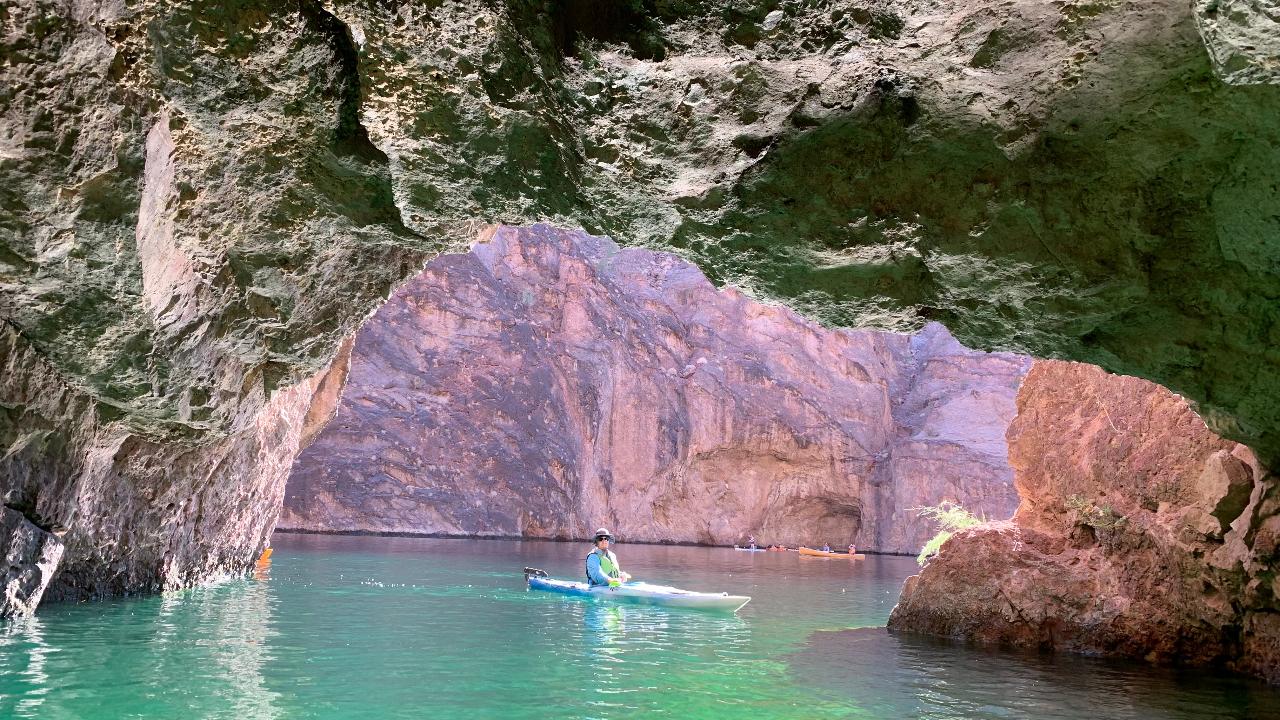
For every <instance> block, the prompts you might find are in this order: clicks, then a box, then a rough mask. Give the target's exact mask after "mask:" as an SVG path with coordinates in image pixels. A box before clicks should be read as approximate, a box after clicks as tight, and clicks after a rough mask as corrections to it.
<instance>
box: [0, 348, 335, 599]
mask: <svg viewBox="0 0 1280 720" xmlns="http://www.w3.org/2000/svg"><path fill="white" fill-rule="evenodd" d="M342 357H343V355H342V353H339V360H341V359H342ZM0 368H2V369H3V374H4V383H3V384H0V388H2V389H3V390H4V392H3V394H0V412H3V413H4V416H5V420H6V422H5V423H3V424H0V442H2V443H3V444H4V447H6V448H8V452H7V454H6V455H4V457H3V458H0V493H2V494H3V498H4V504H5V506H6V507H7V508H15V509H18V508H20V509H21V514H19V513H18V512H15V511H14V510H8V509H6V515H5V522H6V525H5V526H4V531H5V533H6V534H5V535H3V536H0V537H3V538H4V539H5V540H7V541H8V542H9V543H10V544H9V546H8V548H7V549H6V553H7V555H8V557H9V560H10V569H9V572H10V575H11V576H13V575H15V574H16V575H17V576H18V577H19V582H20V584H22V587H23V589H22V590H21V592H17V593H14V592H11V593H10V594H9V597H6V598H5V600H6V603H7V604H6V605H3V606H0V612H3V613H5V614H11V613H12V614H19V613H23V612H29V611H30V610H31V609H34V607H35V605H36V603H37V602H38V601H39V599H40V592H39V590H41V589H43V587H44V583H50V577H52V581H51V584H49V587H48V591H47V592H45V593H44V596H45V598H46V599H83V598H88V597H97V596H103V595H118V594H122V593H127V592H134V591H139V590H153V591H154V590H163V589H173V588H179V587H184V586H187V585H190V584H193V583H198V582H202V581H206V580H208V579H210V578H213V577H217V576H220V575H226V574H231V573H237V572H243V571H244V570H246V569H247V568H248V567H249V566H250V565H251V564H252V562H253V560H254V558H255V557H257V554H258V553H260V552H261V551H262V549H263V547H264V546H265V545H266V542H267V538H268V537H269V535H270V533H271V529H272V527H273V526H274V524H275V518H276V516H277V515H278V513H279V506H280V502H281V499H282V495H283V490H284V483H285V480H286V478H287V476H288V471H289V467H290V465H291V464H292V462H293V459H294V457H295V456H296V455H297V453H298V450H299V448H300V446H301V444H302V442H303V441H304V439H305V438H307V437H309V436H314V434H315V432H316V431H317V429H318V427H319V426H320V425H322V424H323V422H324V421H327V419H328V416H326V415H325V412H326V410H325V408H326V407H327V408H328V410H329V414H330V415H331V411H332V405H331V404H330V405H326V402H325V399H326V398H327V397H328V394H327V393H328V388H329V387H331V386H332V384H333V382H332V379H331V377H330V375H331V373H329V372H327V371H325V372H321V373H318V374H317V375H316V376H314V377H312V378H310V379H308V380H306V381H304V382H301V383H298V384H295V385H293V386H292V387H290V388H288V389H287V390H281V391H279V392H277V393H276V394H275V395H274V396H272V398H271V399H270V401H268V402H267V403H266V405H265V406H264V407H263V409H262V411H261V412H260V413H258V414H257V415H256V416H254V417H252V418H251V419H250V422H248V423H247V424H246V425H245V426H244V427H240V428H234V429H233V430H232V431H231V432H229V433H227V434H226V435H224V436H221V437H217V438H214V439H210V438H209V437H208V436H207V435H205V434H194V437H191V436H184V434H183V433H182V432H181V430H180V429H174V428H166V429H167V430H168V434H158V433H157V432H155V431H154V430H153V431H152V432H145V431H141V430H139V429H137V428H133V427H130V426H129V425H128V424H127V423H125V422H122V421H120V420H118V419H117V418H118V416H119V410H118V409H117V408H114V407H111V406H108V405H106V404H105V403H103V402H101V401H97V400H94V399H92V398H91V397H89V396H88V395H87V393H85V392H84V391H82V390H80V389H77V388H75V387H73V386H72V385H71V384H70V383H69V382H68V381H67V380H66V379H65V378H64V377H62V376H61V375H60V374H59V373H58V372H57V371H56V370H54V369H53V368H51V367H50V366H49V364H48V363H46V362H45V361H44V359H43V358H42V357H41V356H40V354H39V353H38V352H36V351H34V350H33V349H32V348H31V346H30V344H29V343H28V342H27V341H26V340H25V339H24V338H22V337H21V336H19V335H18V334H17V333H16V332H14V331H13V329H12V328H5V329H4V330H3V331H2V332H0ZM313 395H315V396H316V401H315V402H313ZM10 513H12V515H15V516H17V518H20V519H21V518H23V516H25V518H26V519H22V520H21V522H19V523H18V526H17V530H13V529H12V528H11V527H10V524H9V521H10V517H11V516H10ZM27 520H32V521H34V522H35V524H36V525H39V526H40V527H43V528H49V529H51V530H53V532H54V533H55V534H57V535H59V536H61V539H60V540H58V539H57V538H53V536H51V535H49V534H48V533H46V532H44V531H42V530H39V529H38V528H36V527H35V525H32V524H31V523H30V522H27ZM15 522H16V521H15ZM23 523H25V525H24V524H23ZM24 528H25V529H24ZM11 530H13V532H10V531H11ZM64 546H65V551H64ZM55 568H56V573H55V572H54V570H55ZM37 575H38V576H39V577H40V578H41V580H40V581H39V582H38V583H37V581H36V580H35V579H34V578H35V577H36V576H37ZM29 578H30V580H28V579H29ZM11 582H12V581H11ZM37 585H38V587H37ZM24 598H26V599H25V600H24Z"/></svg>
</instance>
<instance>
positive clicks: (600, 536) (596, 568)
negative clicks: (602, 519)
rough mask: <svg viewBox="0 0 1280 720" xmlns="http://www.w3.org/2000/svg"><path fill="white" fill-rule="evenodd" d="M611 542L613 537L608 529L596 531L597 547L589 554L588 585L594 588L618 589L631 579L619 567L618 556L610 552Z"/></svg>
mask: <svg viewBox="0 0 1280 720" xmlns="http://www.w3.org/2000/svg"><path fill="white" fill-rule="evenodd" d="M611 540H613V535H611V534H609V529H608V528H600V529H599V530H596V534H595V547H594V548H592V549H591V552H590V553H588V554H587V584H589V585H591V586H593V587H594V586H597V585H607V586H609V587H617V586H618V585H621V584H622V583H624V582H626V581H628V580H630V579H631V576H630V575H628V574H627V573H624V572H622V568H621V566H619V565H618V556H616V555H614V554H613V551H611V550H609V542H610V541H611Z"/></svg>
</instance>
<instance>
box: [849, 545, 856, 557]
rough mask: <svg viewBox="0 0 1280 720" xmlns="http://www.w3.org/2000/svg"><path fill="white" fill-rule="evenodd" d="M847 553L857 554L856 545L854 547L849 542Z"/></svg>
mask: <svg viewBox="0 0 1280 720" xmlns="http://www.w3.org/2000/svg"><path fill="white" fill-rule="evenodd" d="M849 554H850V555H857V554H858V548H857V547H855V546H854V544H853V543H849Z"/></svg>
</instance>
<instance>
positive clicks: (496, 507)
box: [280, 226, 1030, 553]
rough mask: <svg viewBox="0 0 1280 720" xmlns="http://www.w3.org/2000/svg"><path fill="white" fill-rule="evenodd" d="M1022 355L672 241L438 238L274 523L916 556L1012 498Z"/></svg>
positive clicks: (506, 233) (299, 469)
mask: <svg viewBox="0 0 1280 720" xmlns="http://www.w3.org/2000/svg"><path fill="white" fill-rule="evenodd" d="M1029 363H1030V361H1029V359H1026V358H1022V357H1019V356H1014V355H1008V354H999V353H996V354H988V353H983V352H977V351H972V350H968V349H965V348H963V347H962V346H960V344H959V343H957V342H956V341H955V340H954V339H953V338H951V336H950V335H948V334H947V332H946V330H944V329H943V328H942V327H941V326H939V325H931V326H929V327H928V328H926V329H925V330H924V331H922V332H921V333H919V334H918V335H915V336H906V335H898V334H893V333H883V332H873V331H832V330H824V329H822V328H820V327H818V326H817V325H815V324H814V323H812V322H809V321H806V320H804V319H802V318H801V317H799V316H798V315H796V314H795V313H794V312H792V311H790V310H788V309H786V308H782V307H778V306H769V305H762V304H759V303H757V302H754V301H752V300H750V299H748V298H747V297H745V296H744V295H743V294H741V293H739V292H736V291H732V290H724V291H718V290H716V289H715V287H714V286H712V285H711V283H710V282H708V281H707V279H706V278H705V277H704V276H703V275H702V273H701V272H700V271H699V270H698V269H697V268H696V267H694V266H693V265H691V264H689V263H687V262H684V261H682V260H680V259H678V258H676V257H674V256H672V255H669V254H666V253H655V252H652V251H648V250H638V249H620V248H619V247H618V246H617V245H615V244H614V243H613V242H611V241H610V240H608V239H606V238H599V237H592V236H589V235H585V234H582V233H573V232H566V231H557V230H553V229H551V228H549V227H546V226H536V227H534V228H526V229H518V228H508V227H503V228H500V229H498V230H497V231H496V233H495V235H494V236H493V238H492V239H491V240H490V241H489V242H487V243H482V244H479V245H477V246H476V247H475V248H474V249H473V250H472V251H471V253H469V254H467V255H451V256H446V257H442V258H439V259H437V260H434V261H432V262H431V263H429V264H428V265H427V268H426V269H425V270H424V271H423V272H422V274H421V275H419V276H418V277H417V278H414V279H413V280H411V281H410V282H408V283H406V284H405V285H404V286H402V287H401V288H400V289H398V290H397V291H396V292H395V294H394V295H393V296H392V297H391V299H390V300H389V301H388V302H387V304H386V305H384V306H383V307H382V308H380V309H379V310H378V311H377V312H376V313H375V314H374V315H373V316H372V317H371V318H370V319H369V321H368V322H367V323H366V324H365V325H364V326H363V327H362V328H361V329H360V331H359V333H358V334H357V335H356V338H355V344H354V347H353V350H352V353H351V360H350V370H349V374H348V376H347V377H348V379H347V384H346V387H345V389H344V390H343V393H342V398H341V401H340V403H339V406H338V409H337V414H336V416H335V419H334V421H333V423H332V424H330V425H329V426H327V427H326V428H325V429H324V430H323V431H322V432H321V433H320V436H319V437H318V438H317V439H316V441H315V443H314V444H312V445H311V447H309V448H308V449H307V450H306V451H304V452H303V453H302V454H301V455H300V456H299V458H298V461H297V463H296V465H295V467H294V469H293V473H292V475H291V477H290V481H289V486H288V489H287V491H286V494H285V511H284V514H283V515H282V517H281V520H280V526H281V527H283V528H291V529H305V530H329V531H334V530H337V531H375V532H411V533H443V534H460V535H508V536H532V537H568V538H581V537H584V536H585V535H586V534H587V533H589V532H590V531H591V530H592V529H594V528H595V527H597V526H599V525H602V524H607V525H609V526H610V527H612V528H614V530H615V531H616V532H618V533H619V535H620V537H622V538H624V539H627V540H643V541H653V542H672V541H676V542H705V543H716V544H728V543H733V542H738V541H742V540H744V539H745V538H746V536H747V534H754V535H756V536H757V537H758V538H759V539H760V540H761V541H762V542H765V541H767V542H781V543H788V544H791V545H796V544H801V543H810V544H812V543H821V542H823V541H827V542H830V543H831V544H832V545H835V546H843V545H846V544H848V543H850V542H854V543H857V544H858V545H859V546H860V547H864V548H867V549H874V550H882V551H888V552H908V553H915V552H917V551H918V550H919V548H920V547H921V546H922V545H923V544H924V542H925V540H926V539H927V538H928V536H929V535H931V534H932V528H930V527H929V526H928V524H927V523H926V522H923V521H920V520H919V519H917V518H916V513H915V511H914V510H913V508H915V507H917V506H921V505H930V504H936V503H938V502H939V501H941V500H943V499H951V500H956V501H959V502H962V503H964V504H965V505H966V506H968V507H970V508H972V509H973V510H974V511H976V512H980V513H983V514H985V515H986V516H988V517H993V518H1006V517H1008V516H1009V515H1010V514H1011V513H1012V511H1013V507H1014V505H1015V504H1016V494H1015V493H1014V492H1013V489H1012V471H1011V470H1010V468H1009V467H1008V465H1007V462H1006V459H1005V455H1006V447H1005V442H1004V432H1005V429H1006V428H1007V426H1008V423H1009V421H1010V420H1011V419H1012V416H1013V397H1014V393H1015V392H1016V390H1017V386H1018V383H1019V382H1020V380H1021V378H1022V375H1023V373H1024V372H1025V371H1026V368H1027V367H1028V366H1029Z"/></svg>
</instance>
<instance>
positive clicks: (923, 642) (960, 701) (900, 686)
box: [792, 628, 1280, 720]
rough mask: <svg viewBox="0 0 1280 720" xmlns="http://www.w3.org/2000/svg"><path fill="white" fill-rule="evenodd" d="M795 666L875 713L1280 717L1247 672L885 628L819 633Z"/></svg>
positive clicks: (1276, 697) (1274, 698) (1051, 719)
mask: <svg viewBox="0 0 1280 720" xmlns="http://www.w3.org/2000/svg"><path fill="white" fill-rule="evenodd" d="M792 671H793V672H794V673H795V676H796V678H797V680H798V681H800V682H803V683H806V684H809V685H811V686H814V687H818V688H823V689H827V690H830V691H832V692H835V693H838V694H841V695H844V696H845V697H847V698H849V699H850V700H851V701H856V702H857V703H858V704H859V705H860V706H862V707H863V708H865V709H867V710H869V711H871V712H872V714H873V715H874V716H885V717H887V716H888V715H887V713H890V712H893V713H906V714H907V715H909V716H911V717H920V718H934V719H936V720H944V719H951V718H956V719H959V718H965V719H970V718H976V719H984V718H1009V717H1018V718H1024V717H1025V718H1030V717H1034V718H1041V719H1043V720H1055V719H1057V718H1062V719H1063V720H1077V719H1078V718H1085V717H1097V718H1108V719H1114V720H1128V719H1130V718H1132V719H1133V720H1140V719H1141V720H1155V719H1163V718H1168V719H1169V720H1174V719H1186V718H1196V719H1202V718H1222V719H1223V720H1227V719H1228V718H1256V719H1257V720H1265V719H1267V718H1280V702H1278V701H1280V693H1277V692H1276V691H1275V690H1272V689H1268V688H1266V687H1264V686H1263V685H1262V684H1261V683H1258V682H1255V681H1252V680H1249V679H1246V678H1242V677H1238V676H1231V675H1225V674H1218V673H1214V672H1209V671H1204V670H1196V671H1185V670H1184V671H1177V670H1172V669H1165V668H1153V667H1150V666H1148V665H1146V664H1141V663H1131V662H1117V661H1104V660H1099V659H1093V658H1085V657H1080V656H1075V655H1054V654H1044V653H1034V652H1015V651H1002V650H993V649H981V648H973V647H966V646H964V645H962V644H958V643H953V642H950V641H946V640H940V639H936V638H928V637H921V636H913V635H908V634H894V635H891V634H889V633H888V632H887V631H886V630H884V629H882V628H864V629H860V630H845V631H840V632H827V633H817V634H815V635H814V636H813V637H812V638H811V640H810V642H809V643H808V645H807V647H806V648H805V649H804V650H802V651H801V652H798V653H796V654H795V655H794V656H793V657H792Z"/></svg>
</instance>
